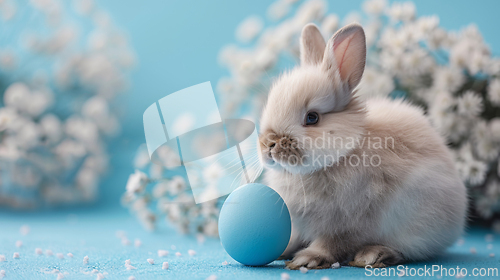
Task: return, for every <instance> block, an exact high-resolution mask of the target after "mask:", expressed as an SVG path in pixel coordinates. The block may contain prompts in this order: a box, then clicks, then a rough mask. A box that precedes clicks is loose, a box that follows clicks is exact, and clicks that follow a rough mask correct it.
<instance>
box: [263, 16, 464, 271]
mask: <svg viewBox="0 0 500 280" xmlns="http://www.w3.org/2000/svg"><path fill="white" fill-rule="evenodd" d="M365 60H366V43H365V35H364V31H363V28H362V27H361V26H360V25H358V24H351V25H348V26H345V27H344V28H342V29H340V30H339V31H338V32H337V33H336V34H335V35H334V36H333V37H332V38H331V39H330V40H329V41H328V42H327V43H325V41H324V39H323V37H322V35H321V33H320V31H319V30H318V28H317V27H316V26H315V25H314V24H308V25H306V26H305V27H304V28H303V30H302V34H301V38H300V66H297V67H295V68H294V69H292V70H290V71H289V72H286V73H284V74H283V75H282V76H281V77H279V78H278V79H277V80H276V81H275V82H274V84H273V85H272V87H271V89H270V92H269V96H268V100H267V104H266V105H265V108H264V110H263V113H262V117H261V121H260V135H259V139H258V143H257V146H258V153H259V158H260V160H261V162H262V163H263V165H264V167H265V168H266V174H265V178H264V180H265V182H266V183H267V184H268V185H269V186H270V187H271V188H273V189H274V190H276V191H277V192H278V193H279V194H280V195H281V196H282V197H283V199H284V201H285V202H286V205H287V206H288V209H289V211H290V215H291V218H292V234H291V237H290V241H289V244H288V247H287V248H286V250H285V252H284V253H283V255H282V257H281V258H282V259H291V261H288V262H286V266H287V267H288V268H290V269H299V268H301V267H306V268H309V269H320V268H330V267H331V265H332V264H334V263H336V262H340V263H347V262H349V265H351V266H358V267H367V266H371V267H373V268H376V267H386V266H392V265H396V264H400V263H403V262H407V261H417V260H424V259H428V258H431V257H433V256H435V255H437V254H439V253H440V252H442V251H444V250H445V249H446V248H447V247H448V246H450V245H452V244H453V243H454V242H455V240H456V239H457V238H458V237H459V236H460V235H461V233H462V231H463V228H464V224H465V217H466V211H467V193H466V189H465V186H464V184H463V183H462V181H461V180H460V178H459V176H458V174H457V171H456V169H455V166H454V162H453V159H452V155H451V153H450V152H449V150H448V148H447V146H446V144H445V143H444V140H443V139H442V138H441V137H440V135H439V134H438V133H437V132H436V131H435V130H434V129H433V128H432V126H431V124H430V122H429V121H428V119H427V118H426V117H425V116H424V112H423V110H421V109H420V108H418V107H415V106H413V105H411V104H409V103H407V102H405V101H402V100H390V99H371V100H367V101H365V102H363V101H362V100H360V99H359V98H357V97H356V87H357V86H358V84H359V82H360V80H361V77H362V75H363V71H364V67H365Z"/></svg>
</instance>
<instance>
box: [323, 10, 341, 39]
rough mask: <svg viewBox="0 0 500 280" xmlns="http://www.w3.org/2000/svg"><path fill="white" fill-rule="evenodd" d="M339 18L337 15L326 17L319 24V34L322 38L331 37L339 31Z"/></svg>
mask: <svg viewBox="0 0 500 280" xmlns="http://www.w3.org/2000/svg"><path fill="white" fill-rule="evenodd" d="M339 21H340V20H339V17H338V16H337V15H331V14H330V15H327V16H326V17H325V18H324V19H323V21H322V22H321V32H322V33H323V35H324V36H326V37H330V36H332V35H333V34H334V33H335V31H337V29H339Z"/></svg>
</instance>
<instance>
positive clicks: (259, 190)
mask: <svg viewBox="0 0 500 280" xmlns="http://www.w3.org/2000/svg"><path fill="white" fill-rule="evenodd" d="M291 232H292V222H291V220H290V213H289V212H288V207H287V206H286V204H285V201H283V199H282V198H281V196H280V195H279V194H278V193H277V192H276V191H274V190H273V189H271V188H270V187H268V186H265V185H262V184H247V185H243V186H241V187H239V188H238V189H236V190H235V191H233V192H232V193H231V194H230V195H229V196H228V197H227V199H226V201H225V202H224V205H222V209H221V211H220V216H219V236H220V240H221V243H222V246H223V247H224V249H225V250H226V252H227V253H228V254H229V255H230V256H231V257H232V258H233V259H235V260H236V261H238V262H240V263H242V264H245V265H251V266H259V265H266V264H268V263H270V262H272V261H274V260H275V259H277V258H278V257H279V256H280V255H281V254H282V253H283V252H284V251H285V249H286V247H287V246H288V241H289V240H290V234H291Z"/></svg>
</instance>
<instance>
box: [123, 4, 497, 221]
mask: <svg viewBox="0 0 500 280" xmlns="http://www.w3.org/2000/svg"><path fill="white" fill-rule="evenodd" d="M296 2H298V1H292V0H277V1H275V2H274V3H273V4H271V5H270V7H269V9H268V13H267V16H268V19H267V20H266V21H264V20H263V19H261V18H260V17H258V16H250V17H248V18H247V19H245V20H244V21H243V22H242V23H241V24H240V25H239V26H238V27H237V30H236V39H237V40H238V41H239V42H238V44H234V45H228V46H226V47H224V48H223V49H222V50H221V52H220V57H219V61H220V63H221V64H222V65H223V66H224V67H226V68H227V69H228V70H229V76H228V77H223V78H221V79H220V80H219V82H218V84H217V93H218V95H219V97H220V99H221V103H222V106H223V108H222V111H223V115H226V116H235V117H242V116H250V118H251V119H258V118H259V116H260V111H261V109H262V107H263V103H264V101H265V100H266V97H267V92H268V89H269V87H270V86H271V83H272V79H273V77H274V76H276V75H278V74H279V73H280V72H281V71H283V70H284V69H286V68H288V67H293V65H295V64H297V63H298V61H299V36H300V32H301V30H302V27H303V26H304V25H305V24H307V23H309V22H314V23H316V24H317V25H318V26H319V27H320V30H321V31H322V33H323V36H324V37H325V39H328V38H330V37H331V36H332V35H333V34H334V32H335V31H336V30H337V29H338V28H340V27H341V26H343V25H345V24H349V23H351V22H359V23H361V24H362V25H363V27H364V29H365V33H366V38H367V47H368V60H367V66H366V69H365V72H364V75H363V79H362V81H361V84H360V86H359V90H358V93H357V94H358V96H360V98H374V97H387V96H389V97H392V98H406V99H408V100H410V101H411V102H413V103H414V104H418V105H420V106H422V107H423V108H424V109H425V111H426V112H427V114H428V116H429V118H430V120H431V122H432V124H433V125H434V126H435V127H436V129H437V130H438V131H439V132H440V133H442V135H443V136H444V137H446V139H447V141H448V143H449V145H450V147H451V148H452V151H453V153H454V155H455V157H456V164H457V169H458V170H459V172H460V175H461V176H462V179H463V181H464V182H465V183H466V185H467V186H468V188H469V193H470V195H471V197H472V203H473V207H474V209H475V212H476V213H477V216H480V217H481V218H483V219H487V220H491V221H495V215H497V216H498V214H499V213H500V203H499V201H500V165H499V164H498V159H499V151H500V59H499V58H496V57H492V55H491V53H490V50H489V48H488V46H487V45H486V43H485V42H484V40H483V38H482V36H481V33H480V32H479V30H478V29H477V28H476V27H475V26H474V25H470V26H468V27H466V28H464V29H462V30H460V31H458V32H451V31H447V30H445V29H444V28H442V27H440V26H439V18H438V17H437V16H417V12H416V7H415V5H414V4H413V3H412V2H395V3H392V4H390V5H388V3H387V1H385V0H368V1H366V2H365V3H364V4H363V7H362V10H363V12H362V13H358V12H353V13H350V14H349V15H347V16H346V17H345V18H344V19H343V20H341V19H340V18H339V17H338V16H337V15H335V14H331V13H328V10H327V4H326V1H324V0H309V1H305V2H303V3H296ZM291 11H295V12H294V13H293V14H291ZM266 26H267V27H266ZM157 174H158V173H157ZM143 176H145V178H147V176H146V175H145V174H143ZM166 180H167V183H165V184H167V185H168V184H174V183H173V182H175V180H179V181H183V179H181V178H180V177H176V179H175V180H170V179H166ZM129 183H130V181H129ZM131 188H133V187H131ZM154 193H155V196H156V197H159V196H158V194H160V193H161V192H160V191H157V188H155V189H154ZM143 197H144V196H143ZM165 199H168V198H165ZM183 199H184V198H183ZM188 199H190V198H188ZM169 201H170V202H173V203H180V204H182V205H177V206H175V208H176V210H172V209H169V208H163V209H160V210H161V211H160V212H162V213H167V215H169V216H173V218H171V220H172V221H173V222H174V223H175V224H178V225H182V227H184V225H186V224H188V223H190V222H191V221H193V220H195V219H198V218H200V217H201V215H199V213H200V211H199V209H201V207H203V205H201V206H200V205H194V204H183V200H182V199H178V198H173V199H171V200H169ZM214 206H215V205H214ZM180 208H182V211H179V209H180ZM211 211H212V210H211ZM193 212H194V213H196V214H192V213H193ZM213 213H214V214H215V215H216V213H217V211H216V210H215V209H213ZM495 223H496V226H495V228H497V227H498V225H500V220H496V222H495Z"/></svg>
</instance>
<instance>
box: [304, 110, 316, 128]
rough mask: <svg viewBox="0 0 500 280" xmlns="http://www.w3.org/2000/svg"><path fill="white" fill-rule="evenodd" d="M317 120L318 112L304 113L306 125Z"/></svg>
mask: <svg viewBox="0 0 500 280" xmlns="http://www.w3.org/2000/svg"><path fill="white" fill-rule="evenodd" d="M318 121H319V114H318V113H316V112H309V113H307V115H306V120H305V123H306V125H313V124H317V123H318Z"/></svg>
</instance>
